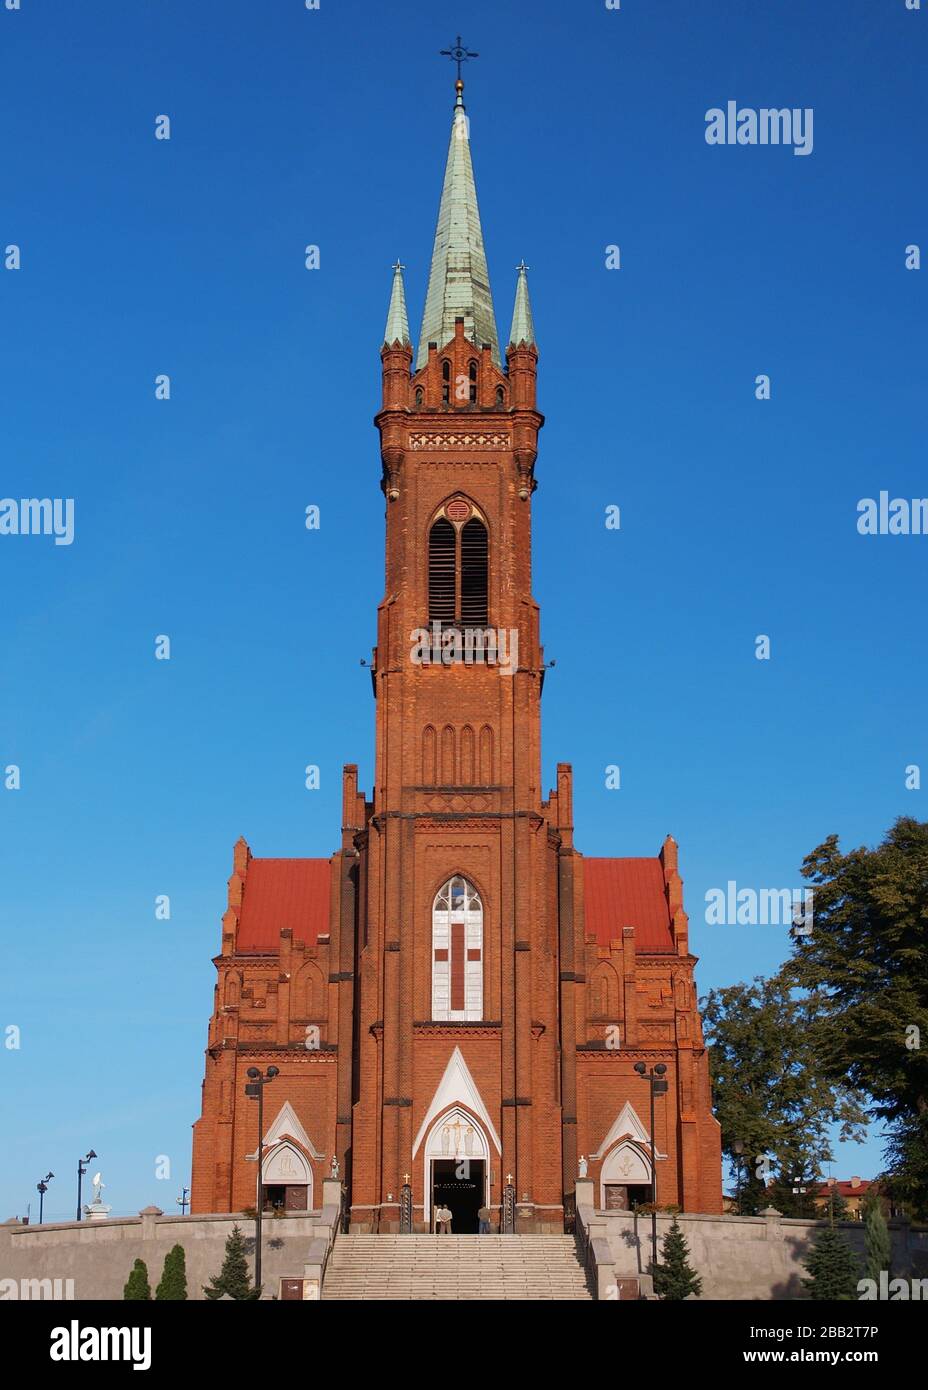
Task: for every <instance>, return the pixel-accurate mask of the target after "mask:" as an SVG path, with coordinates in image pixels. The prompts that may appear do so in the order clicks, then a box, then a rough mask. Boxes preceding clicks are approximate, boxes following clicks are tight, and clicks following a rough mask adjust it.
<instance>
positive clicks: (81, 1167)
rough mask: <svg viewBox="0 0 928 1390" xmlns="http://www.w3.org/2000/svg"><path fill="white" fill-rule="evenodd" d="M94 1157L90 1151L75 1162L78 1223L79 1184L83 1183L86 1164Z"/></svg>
mask: <svg viewBox="0 0 928 1390" xmlns="http://www.w3.org/2000/svg"><path fill="white" fill-rule="evenodd" d="M96 1156H97V1155H96V1154H95V1153H94V1151H93V1149H91V1150H90V1152H89V1153H88V1154H86V1155H85V1156H84V1157H83V1158H79V1159H78V1160H77V1219H78V1221H80V1219H81V1182H82V1181H83V1177H84V1174H85V1173H86V1172H87V1164H88V1163H89V1162H90V1161H91V1159H94V1158H96Z"/></svg>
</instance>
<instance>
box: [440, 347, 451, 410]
mask: <svg viewBox="0 0 928 1390" xmlns="http://www.w3.org/2000/svg"><path fill="white" fill-rule="evenodd" d="M441 399H442V404H443V405H447V404H448V402H449V401H450V400H451V363H450V362H449V361H448V359H447V358H445V360H444V362H442V364H441Z"/></svg>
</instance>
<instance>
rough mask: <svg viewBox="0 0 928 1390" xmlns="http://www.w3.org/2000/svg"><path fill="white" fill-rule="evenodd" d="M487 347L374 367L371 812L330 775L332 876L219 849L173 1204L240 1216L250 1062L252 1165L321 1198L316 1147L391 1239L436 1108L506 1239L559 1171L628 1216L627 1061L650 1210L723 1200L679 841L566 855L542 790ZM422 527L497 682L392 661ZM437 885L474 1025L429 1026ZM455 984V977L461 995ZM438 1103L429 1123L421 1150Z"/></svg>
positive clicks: (247, 1190) (536, 649)
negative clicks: (222, 899) (507, 1190)
mask: <svg viewBox="0 0 928 1390" xmlns="http://www.w3.org/2000/svg"><path fill="white" fill-rule="evenodd" d="M505 357H506V362H505V368H504V369H500V368H499V367H498V366H497V365H496V364H495V362H494V355H493V352H492V350H491V346H490V345H489V344H482V343H475V342H472V341H470V340H469V339H468V338H467V337H466V336H465V321H464V318H463V317H461V318H458V319H457V320H456V321H455V325H454V336H453V338H451V339H450V340H449V341H448V342H447V343H440V344H429V345H428V357H427V361H426V362H425V364H424V365H423V366H422V368H421V369H420V370H418V371H413V367H412V361H413V359H412V348H411V346H410V344H409V343H408V342H406V341H401V339H400V338H399V337H397V338H396V339H395V340H394V341H393V342H392V343H388V344H385V345H384V348H383V350H382V353H381V358H382V374H383V401H382V409H381V411H380V412H379V414H378V415H377V417H376V422H375V423H376V425H377V427H378V429H379V432H380V441H381V457H382V463H383V477H382V484H381V485H382V488H383V492H384V496H385V499H386V576H385V588H384V598H383V600H382V602H381V603H380V606H379V609H378V617H377V645H376V648H375V652H374V659H373V667H372V677H373V682H374V691H375V695H376V762H375V790H374V792H373V796H372V800H370V801H368V800H366V799H365V797H364V795H363V794H362V792H360V791H359V789H358V785H357V769H356V768H355V767H354V766H348V767H346V768H345V772H344V788H343V812H342V838H341V846H340V848H339V850H338V851H337V852H336V853H335V854H333V855H332V857H331V858H330V859H328V860H325V859H318V860H279V859H277V860H275V859H267V860H264V859H253V858H252V856H251V854H250V851H249V849H248V846H247V845H246V843H245V842H244V840H240V841H239V843H238V844H237V845H236V847H235V852H234V864H233V873H232V877H231V878H230V880H229V898H228V909H227V911H226V914H225V916H224V918H223V930H222V949H221V953H220V955H219V956H218V957H216V960H215V964H216V966H217V970H218V981H217V986H216V999H215V1007H214V1011H213V1016H212V1019H211V1022H210V1031H209V1045H208V1049H207V1058H206V1078H205V1081H204V1085H203V1109H202V1116H201V1118H200V1119H199V1120H198V1121H197V1123H196V1125H195V1126H194V1157H193V1179H192V1210H193V1211H194V1212H210V1211H212V1212H224V1211H235V1210H239V1209H241V1208H242V1207H247V1206H252V1205H254V1201H255V1191H256V1167H255V1164H254V1162H253V1161H251V1162H249V1161H248V1159H247V1158H246V1157H245V1155H247V1154H254V1152H255V1148H256V1113H255V1105H254V1102H253V1101H250V1100H248V1099H246V1098H245V1094H244V1086H245V1072H246V1070H247V1068H248V1067H249V1066H254V1065H257V1066H260V1067H261V1068H262V1069H266V1068H267V1066H268V1065H271V1064H273V1065H276V1066H277V1067H279V1069H280V1075H279V1076H278V1077H277V1078H276V1080H275V1081H273V1082H272V1083H270V1084H269V1085H268V1086H267V1088H266V1092H265V1135H266V1136H267V1135H268V1132H269V1126H270V1124H271V1122H272V1121H273V1120H274V1118H275V1116H276V1115H277V1114H278V1112H279V1111H280V1109H281V1107H282V1106H283V1104H284V1102H285V1101H287V1102H289V1103H290V1106H291V1107H292V1114H293V1115H294V1116H295V1117H296V1121H297V1122H298V1125H297V1124H291V1126H290V1128H289V1129H287V1130H286V1133H285V1134H282V1133H278V1134H276V1135H275V1136H273V1137H272V1142H270V1143H268V1145H267V1146H266V1149H265V1155H266V1161H267V1162H268V1163H269V1164H270V1163H272V1162H273V1160H274V1154H275V1152H276V1153H278V1154H279V1153H280V1151H281V1147H282V1146H285V1147H289V1150H290V1153H289V1156H288V1157H287V1158H286V1163H285V1166H286V1167H287V1168H288V1169H289V1171H290V1172H291V1174H295V1175H296V1176H297V1177H298V1178H299V1179H300V1181H306V1180H311V1183H312V1187H313V1190H315V1191H321V1182H322V1178H323V1176H324V1175H327V1173H328V1169H329V1165H330V1163H331V1161H332V1157H333V1155H335V1156H337V1159H338V1162H339V1164H340V1169H341V1173H342V1175H343V1177H344V1178H345V1179H346V1182H347V1187H348V1192H349V1199H350V1203H351V1218H352V1222H353V1225H354V1227H355V1228H356V1229H370V1230H394V1229H396V1228H397V1223H398V1220H399V1200H400V1191H401V1188H402V1185H403V1183H404V1180H405V1178H406V1176H407V1175H409V1180H410V1184H411V1187H412V1196H413V1204H414V1214H415V1219H416V1224H417V1225H419V1226H427V1224H428V1221H429V1217H430V1209H431V1206H432V1192H431V1190H430V1176H429V1175H430V1173H431V1172H432V1169H431V1167H430V1160H429V1159H427V1157H426V1154H427V1151H428V1150H429V1147H430V1145H431V1146H432V1147H431V1151H432V1153H433V1154H434V1153H436V1152H440V1151H441V1150H440V1146H438V1143H437V1140H436V1139H435V1135H436V1133H437V1132H438V1131H437V1130H436V1128H435V1127H436V1126H440V1125H442V1123H443V1120H442V1115H444V1116H445V1117H447V1116H451V1115H452V1114H453V1115H454V1116H456V1117H457V1119H458V1121H459V1122H460V1125H461V1126H462V1128H463V1130H464V1131H465V1132H466V1133H467V1134H468V1136H469V1137H468V1140H467V1143H468V1145H472V1147H468V1148H467V1153H468V1154H476V1153H478V1152H479V1153H485V1154H487V1155H488V1159H487V1160H486V1161H485V1162H484V1164H483V1167H482V1168H478V1170H477V1171H478V1184H482V1183H483V1182H484V1181H487V1187H486V1188H485V1189H481V1196H482V1197H484V1198H485V1199H488V1202H489V1205H490V1206H491V1208H493V1209H494V1212H497V1211H498V1209H499V1206H500V1202H501V1198H502V1187H503V1183H504V1182H505V1180H506V1178H507V1176H508V1175H510V1174H511V1175H512V1181H513V1185H514V1188H515V1195H516V1199H517V1202H518V1211H519V1225H520V1227H521V1228H522V1229H536V1230H539V1229H558V1230H559V1229H563V1221H564V1215H565V1205H567V1206H569V1204H570V1202H571V1200H572V1193H573V1185H574V1179H575V1177H576V1175H577V1171H578V1162H579V1160H580V1157H581V1155H582V1156H584V1157H585V1158H586V1159H587V1162H588V1165H589V1175H590V1177H592V1178H593V1180H594V1183H595V1184H596V1185H597V1191H599V1190H600V1188H599V1185H600V1182H601V1179H604V1178H609V1179H610V1194H608V1196H607V1194H605V1191H604V1190H603V1200H604V1201H607V1200H608V1201H609V1202H610V1203H620V1202H622V1201H623V1200H624V1196H623V1181H624V1178H623V1173H625V1174H627V1175H629V1181H632V1180H633V1179H634V1177H635V1174H636V1173H637V1175H638V1178H639V1180H640V1177H641V1173H642V1171H643V1168H642V1165H644V1167H645V1168H646V1167H647V1165H648V1135H649V1125H650V1114H649V1104H650V1101H649V1087H648V1082H647V1080H646V1079H645V1078H643V1077H640V1076H639V1075H638V1074H636V1072H635V1071H634V1064H635V1063H636V1062H638V1061H644V1062H645V1063H646V1064H647V1065H648V1066H649V1067H650V1066H651V1065H653V1064H655V1063H657V1062H663V1063H664V1064H665V1065H666V1067H667V1069H668V1070H667V1073H666V1080H667V1081H668V1083H669V1085H668V1090H667V1092H666V1094H663V1095H660V1096H658V1097H657V1100H656V1116H655V1144H656V1149H657V1153H658V1163H657V1196H658V1200H659V1202H661V1203H670V1202H673V1203H677V1204H679V1205H681V1206H683V1207H684V1208H686V1209H687V1210H690V1211H701V1212H719V1211H721V1201H722V1192H721V1159H720V1145H719V1131H718V1126H717V1124H716V1121H715V1120H714V1118H713V1116H712V1112H711V1101H710V1093H709V1075H708V1061H707V1056H706V1052H705V1048H704V1044H703V1039H702V1033H701V1027H700V1020H699V1015H698V1012H697V1008H696V994H695V988H694V983H693V966H694V964H695V960H694V957H693V956H692V955H691V954H690V953H689V947H688V942H687V919H686V914H685V912H684V911H683V905H682V883H681V880H680V876H679V873H678V869H677V849H676V845H675V843H674V842H673V840H671V839H668V840H667V841H665V843H664V845H663V847H662V849H661V851H660V854H659V856H657V857H656V858H654V859H646V860H642V859H631V860H622V859H616V860H589V861H585V860H584V858H583V856H582V855H581V854H580V852H579V851H578V850H577V849H575V847H574V842H573V807H572V778H571V769H570V766H569V765H568V764H559V765H558V768H557V777H556V785H555V787H554V789H553V790H552V791H550V792H549V794H548V796H547V798H545V797H544V796H543V792H542V773H541V694H542V686H543V683H544V654H543V649H542V646H541V642H540V633H539V609H538V605H537V603H536V602H535V600H534V598H533V597H532V587H531V514H532V494H533V492H534V490H535V480H534V466H535V457H536V452H537V443H538V432H539V429H540V428H541V426H542V424H543V418H542V416H541V415H540V414H539V413H538V411H537V409H536V401H535V388H536V370H537V363H538V353H537V349H536V347H535V345H534V343H526V342H525V341H521V342H520V343H519V344H518V345H515V344H510V345H509V348H508V350H507V352H506V354H505ZM446 364H447V365H446ZM471 364H475V367H472V365H471ZM449 384H450V386H449ZM462 384H463V389H462ZM460 396H464V399H463V400H462V399H459V397H460ZM471 397H476V398H475V399H471ZM442 516H444V517H446V518H451V519H452V523H453V524H454V525H457V526H458V527H459V526H460V524H463V520H465V519H467V518H471V517H475V518H477V519H478V520H480V521H482V522H483V524H484V525H485V527H486V531H487V533H488V547H487V582H486V603H487V615H486V616H487V626H488V627H490V628H492V629H494V630H496V631H499V630H500V629H502V630H504V631H505V633H506V634H507V638H508V639H509V641H510V643H511V640H512V639H511V634H516V635H517V641H518V649H517V663H516V662H514V661H513V662H512V663H511V667H507V665H506V663H505V662H503V661H502V660H501V661H498V662H496V663H495V664H492V663H490V662H487V661H480V660H478V661H475V662H472V663H471V662H465V661H458V662H454V663H452V664H444V663H443V662H442V661H441V660H440V659H436V660H433V661H431V662H428V663H426V662H423V661H421V660H419V659H414V657H415V653H414V650H413V648H414V640H413V637H412V634H414V632H415V631H416V630H418V629H423V628H427V627H428V624H429V616H430V594H429V574H430V569H429V566H430V560H429V554H430V551H429V535H430V528H431V527H432V526H433V524H434V523H435V521H436V518H438V517H442ZM461 563H463V562H461ZM459 572H460V571H459ZM461 583H462V584H463V583H464V581H463V580H462V581H461ZM421 654H422V653H421V650H420V651H419V653H418V655H419V656H420V657H421ZM512 654H513V649H512V648H511V646H510V649H509V651H508V653H507V655H510V656H511V655H512ZM435 655H436V656H437V655H438V654H437V653H435ZM500 656H501V657H502V652H501V653H500ZM455 875H459V876H461V877H463V878H466V879H467V880H468V881H469V882H470V883H471V884H473V885H474V887H475V889H476V891H477V892H478V893H479V896H480V901H481V903H482V912H483V922H482V940H481V942H480V945H479V946H478V947H473V948H472V955H471V956H469V957H468V959H471V960H476V959H479V960H480V962H481V965H482V1001H481V1004H480V1009H479V1013H480V1016H479V1017H478V1018H468V1019H466V1020H465V1019H456V1020H451V1019H449V1018H433V982H432V977H433V969H434V965H435V961H436V959H438V957H437V956H436V955H435V945H434V942H433V932H432V913H433V904H434V902H435V899H436V894H438V892H439V890H441V888H442V886H443V885H444V884H446V883H447V882H448V880H449V879H452V878H453V877H454V876H455ZM587 879H588V882H587V881H586V880H587ZM456 940H457V943H458V944H457V945H452V946H451V947H450V948H449V949H450V950H451V951H452V953H454V952H455V951H457V952H458V955H457V956H455V963H454V966H453V969H457V970H458V971H460V968H461V967H460V961H461V960H462V959H463V956H461V955H460V952H461V951H462V950H463V949H464V948H463V946H462V945H461V941H462V940H463V938H462V937H459V938H456ZM452 973H453V972H452ZM477 978H478V979H479V978H480V971H479V969H478V971H477ZM461 989H462V986H461V983H460V974H458V976H457V977H456V983H455V984H454V985H453V990H454V991H456V995H455V998H456V999H457V1002H458V1003H460V1002H461V998H462V994H461ZM459 1012H461V1011H460V1010H459ZM458 1058H459V1059H462V1061H463V1067H464V1070H462V1068H461V1066H460V1063H459V1061H458V1060H456V1059H458ZM468 1078H469V1079H468ZM443 1085H444V1086H445V1091H444V1092H442V1091H441V1088H442V1086H443ZM437 1095H438V1096H439V1098H440V1099H441V1100H442V1105H441V1113H440V1114H434V1113H433V1115H432V1118H431V1120H430V1122H429V1125H428V1126H427V1133H426V1134H425V1135H423V1134H422V1133H421V1131H422V1127H423V1122H424V1120H425V1119H426V1118H427V1116H428V1115H429V1111H430V1107H433V1108H434V1102H435V1100H436V1096H437ZM629 1106H630V1107H631V1110H629V1109H628V1108H627V1107H629ZM623 1115H624V1116H625V1120H626V1121H627V1124H625V1121H623V1124H624V1125H625V1127H624V1128H622V1127H621V1126H620V1128H619V1129H618V1130H617V1129H616V1123H617V1121H619V1120H620V1117H622V1116H623ZM488 1121H489V1123H488ZM294 1128H299V1130H300V1133H293V1132H292V1131H293V1129H294ZM461 1132H462V1130H461V1129H459V1130H458V1131H456V1134H457V1138H455V1137H454V1136H452V1138H451V1139H448V1138H447V1136H444V1137H443V1139H442V1143H444V1144H445V1145H446V1149H445V1150H444V1151H446V1152H448V1153H449V1155H450V1157H452V1158H455V1157H460V1156H461V1154H462V1153H463V1152H464V1151H463V1150H462V1149H459V1148H455V1147H453V1146H454V1145H456V1144H460V1143H461V1142H462V1141H461V1139H460V1134H461ZM449 1144H450V1145H452V1148H450V1149H448V1148H447V1145H449ZM497 1144H498V1145H499V1147H497ZM500 1150H501V1151H500ZM646 1180H647V1179H646ZM635 1193H636V1194H637V1196H638V1197H639V1198H640V1197H641V1191H640V1181H639V1183H638V1186H637V1188H636V1189H635ZM310 1200H311V1197H310ZM495 1219H496V1218H495V1217H494V1220H495Z"/></svg>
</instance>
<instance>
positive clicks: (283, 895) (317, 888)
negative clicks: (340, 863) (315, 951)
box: [236, 859, 332, 951]
mask: <svg viewBox="0 0 928 1390" xmlns="http://www.w3.org/2000/svg"><path fill="white" fill-rule="evenodd" d="M331 872H332V870H331V866H330V864H329V861H328V859H252V860H250V861H249V864H248V871H247V873H246V875H245V893H244V896H243V898H242V915H241V918H240V919H239V926H238V939H237V942H236V949H237V950H239V951H276V950H277V948H278V945H279V938H280V933H281V930H283V929H285V928H289V929H290V931H292V932H293V939H294V941H296V940H299V941H305V942H306V943H307V944H312V945H315V943H316V940H317V938H318V937H319V936H321V935H324V934H325V933H326V932H328V930H329V887H330V882H331Z"/></svg>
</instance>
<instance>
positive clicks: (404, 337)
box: [383, 260, 409, 346]
mask: <svg viewBox="0 0 928 1390" xmlns="http://www.w3.org/2000/svg"><path fill="white" fill-rule="evenodd" d="M383 340H384V343H385V344H387V346H389V345H390V344H391V343H396V342H400V343H403V344H405V343H408V342H409V316H408V314H407V313H406V290H405V287H404V285H403V266H401V265H400V263H399V260H397V262H396V265H395V266H394V267H393V288H392V290H391V291H390V308H389V309H388V310H387V327H386V331H385V332H384V335H383Z"/></svg>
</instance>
